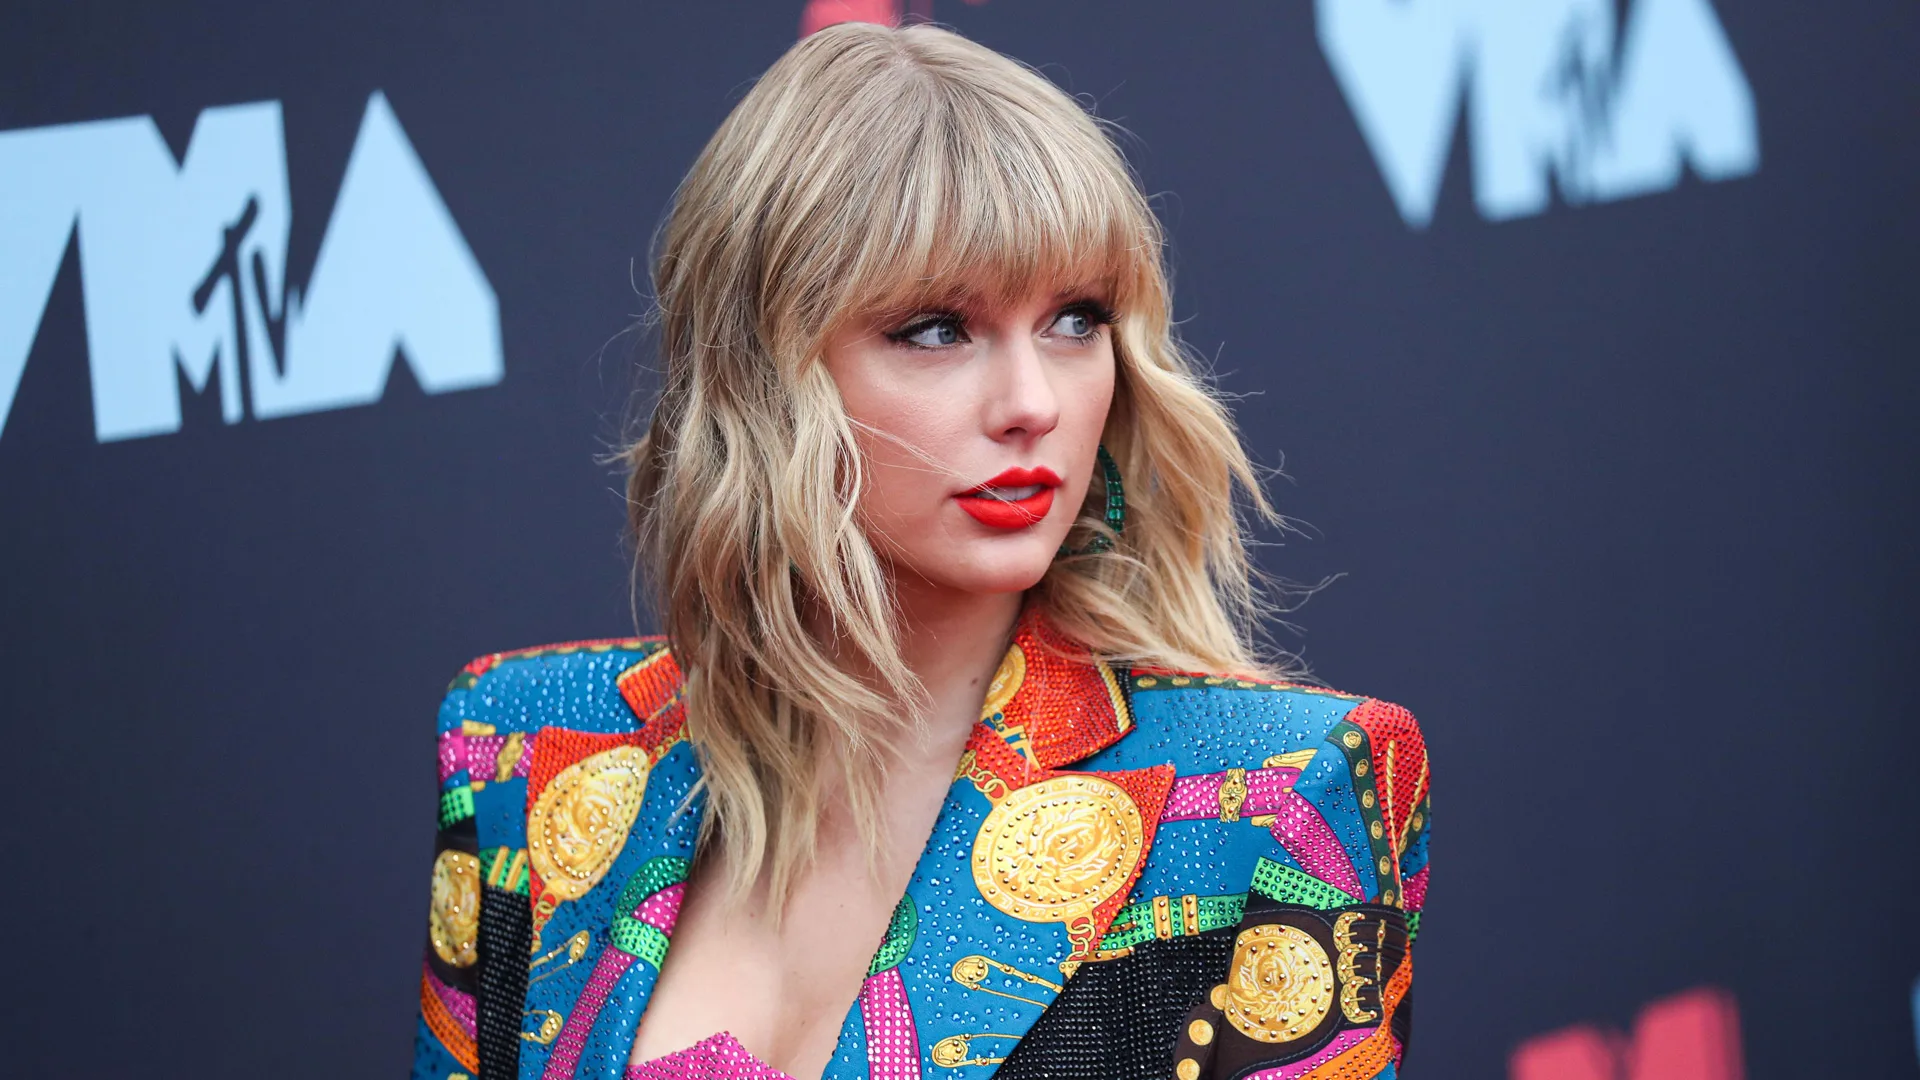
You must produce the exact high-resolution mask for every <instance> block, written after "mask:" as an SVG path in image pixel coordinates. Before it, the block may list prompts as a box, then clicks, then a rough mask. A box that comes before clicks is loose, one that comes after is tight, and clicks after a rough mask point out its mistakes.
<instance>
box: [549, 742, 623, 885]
mask: <svg viewBox="0 0 1920 1080" xmlns="http://www.w3.org/2000/svg"><path fill="white" fill-rule="evenodd" d="M649 768H650V766H649V764H648V762H647V752H646V751H645V750H642V749H640V748H639V747H637V746H616V747H614V748H613V749H611V750H605V751H602V752H601V753H598V754H595V755H593V756H592V757H590V758H587V759H585V760H584V761H577V762H575V763H574V764H572V765H569V766H567V767H566V768H565V769H562V770H560V774H559V775H558V776H555V777H554V778H553V782H552V783H549V784H548V785H547V788H546V790H545V791H542V792H541V793H540V798H539V799H537V800H535V802H534V804H533V812H532V813H530V814H528V815H527V858H528V860H529V861H531V862H532V863H533V868H534V869H535V870H537V871H539V872H540V880H541V881H543V882H545V883H546V887H547V895H548V896H550V897H552V898H553V899H555V900H556V901H559V900H578V899H579V898H580V897H582V896H585V895H586V894H587V893H588V892H589V891H590V890H591V889H592V888H593V887H594V886H595V885H598V884H600V879H601V878H603V877H606V876H607V871H608V870H609V869H611V868H612V867H613V860H614V857H615V856H617V855H619V854H620V848H621V847H622V846H623V845H624V844H625V843H626V842H627V830H628V829H630V828H632V827H633V821H634V818H636V817H638V816H639V814H640V803H641V800H642V799H644V798H645V797H646V793H647V772H648V770H649Z"/></svg>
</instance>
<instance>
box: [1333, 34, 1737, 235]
mask: <svg viewBox="0 0 1920 1080" xmlns="http://www.w3.org/2000/svg"><path fill="white" fill-rule="evenodd" d="M1627 10H1628V13H1627V16H1626V25H1625V27H1624V28H1620V27H1618V26H1616V23H1617V22H1618V21H1619V20H1618V17H1617V16H1616V14H1615V0H1317V2H1316V4H1315V12H1316V19H1317V26H1318V36H1319V39H1320V47H1321V50H1322V51H1323V52H1325V53H1326V56H1327V62H1328V64H1329V65H1330V66H1331V67H1332V68H1333V72H1334V76H1335V78H1336V79H1337V80H1338V81H1339V83H1340V88H1341V91H1342V92H1343V93H1344V94H1345V95H1346V98H1347V102H1348V104H1349V105H1350V106H1352V108H1353V112H1354V116H1355V117H1356V118H1357V119H1358V120H1359V123H1360V130H1361V133H1362V134H1363V135H1364V136H1365V138H1366V141H1367V146H1368V147H1369V148H1370V149H1371V150H1372V151H1373V156H1374V159H1375V160H1376V161H1377V162H1378V163H1379V165H1380V172H1381V174H1382V176H1383V177H1385V179H1386V182H1387V190H1388V191H1389V192H1390V193H1391V194H1392V196H1393V201H1394V204H1395V205H1396V206H1397V207H1398V208H1399V210H1400V216H1401V217H1402V218H1404V219H1405V220H1406V223H1407V224H1408V225H1409V226H1412V227H1413V228H1416V229H1419V228H1425V227H1426V225H1427V223H1428V222H1429V221H1431V220H1432V219H1433V207H1434V202H1435V200H1436V199H1437V198H1438V197H1439V194H1440V178H1441V175H1442V173H1443V172H1444V171H1445V167H1446V159H1447V151H1448V149H1449V147H1450V146H1451V144H1452V142H1453V133H1454V128H1455V124H1456V122H1457V120H1458V117H1459V113H1460V102H1461V98H1462V95H1465V98H1466V101H1467V133H1468V143H1469V145H1470V147H1471V150H1472V154H1473V198H1474V203H1475V205H1476V206H1477V207H1478V209H1479V211H1480V213H1481V215H1482V216H1483V217H1486V218H1488V219H1490V220H1494V221H1501V220H1505V219H1508V218H1516V217H1523V216H1526V215H1529V214H1538V213H1540V212H1541V211H1542V210H1545V209H1546V207H1547V203H1548V200H1549V195H1550V192H1551V190H1552V186H1557V188H1558V190H1559V191H1560V194H1561V196H1562V198H1564V199H1565V200H1567V201H1568V202H1570V203H1585V202H1600V201H1606V200H1610V199H1623V198H1627V197H1629V196H1633V195H1644V194H1649V193H1652V192H1657V191H1664V190H1666V189H1668V188H1671V187H1673V186H1674V185H1675V184H1677V183H1679V182H1680V173H1681V169H1682V167H1683V164H1684V165H1686V166H1690V167H1691V168H1692V169H1693V172H1694V174H1695V175H1697V176H1699V177H1700V178H1701V179H1703V180H1709V181H1715V180H1727V179H1731V178H1734V177H1739V176H1746V175H1748V174H1750V173H1752V172H1753V171H1754V170H1756V169H1758V168H1759V167H1760V136H1759V132H1758V128H1757V125H1756V121H1755V119H1754V104H1753V91H1752V89H1751V88H1750V87H1749V86H1748V85H1747V79H1746V75H1745V73H1744V72H1742V71H1741V69H1740V62H1739V60H1738V59H1736V58H1735V56H1734V54H1733V46H1732V45H1731V44H1729V43H1728V41H1727V37H1726V33H1725V31H1724V30H1722V29H1721V26H1720V22H1719V19H1718V18H1717V17H1716V16H1715V15H1714V11H1713V6H1712V4H1711V3H1709V0H1633V3H1631V4H1630V5H1629V7H1628V9H1627ZM1550 185H1552V186H1550Z"/></svg>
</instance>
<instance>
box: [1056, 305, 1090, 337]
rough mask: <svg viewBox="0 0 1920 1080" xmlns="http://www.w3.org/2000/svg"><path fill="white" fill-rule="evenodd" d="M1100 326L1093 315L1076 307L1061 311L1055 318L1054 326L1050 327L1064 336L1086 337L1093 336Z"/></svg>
mask: <svg viewBox="0 0 1920 1080" xmlns="http://www.w3.org/2000/svg"><path fill="white" fill-rule="evenodd" d="M1098 326H1099V323H1097V322H1096V321H1095V320H1094V318H1093V316H1091V315H1089V314H1087V313H1086V312H1084V311H1080V310H1078V309H1075V310H1072V311H1063V312H1061V313H1060V314H1059V315H1058V316H1056V317H1055V318H1054V320H1053V326H1052V327H1050V329H1051V330H1052V332H1053V333H1056V334H1059V335H1061V336H1063V337H1070V338H1085V337H1092V336H1093V332H1094V330H1095V329H1097V328H1098Z"/></svg>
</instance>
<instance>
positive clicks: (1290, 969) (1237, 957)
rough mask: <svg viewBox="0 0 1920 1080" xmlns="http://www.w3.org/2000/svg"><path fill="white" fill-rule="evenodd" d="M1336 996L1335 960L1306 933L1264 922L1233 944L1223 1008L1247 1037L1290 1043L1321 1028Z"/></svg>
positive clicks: (1228, 1019)
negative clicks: (1334, 979)
mask: <svg viewBox="0 0 1920 1080" xmlns="http://www.w3.org/2000/svg"><path fill="white" fill-rule="evenodd" d="M1333 998H1334V991H1333V961H1332V960H1329V959H1328V958H1327V950H1326V949H1324V948H1322V947H1321V945H1320V943H1319V942H1318V941H1315V940H1314V939H1313V936H1312V935H1311V934H1308V933H1307V932H1306V931H1304V930H1301V929H1299V928H1297V927H1292V926H1282V925H1280V924H1278V923H1265V924H1263V925H1260V926H1256V927H1253V928H1252V929H1249V930H1246V931H1243V932H1242V933H1241V934H1240V937H1239V939H1238V940H1236V941H1235V942H1234V943H1233V969H1232V970H1231V971H1230V972H1228V974H1227V993H1226V1008H1225V1009H1224V1010H1223V1011H1224V1012H1225V1013H1226V1015H1227V1022H1228V1023H1230V1024H1232V1025H1233V1026H1234V1028H1235V1029H1236V1030H1238V1031H1239V1032H1240V1033H1241V1034H1242V1035H1245V1036H1246V1037H1247V1038H1249V1039H1255V1040H1258V1041H1260V1042H1263V1043H1285V1042H1292V1041H1293V1040H1295V1039H1298V1038H1300V1037H1301V1036H1303V1035H1306V1034H1307V1033H1308V1032H1310V1031H1312V1030H1313V1029H1314V1028H1316V1027H1318V1026H1320V1021H1321V1020H1323V1019H1325V1018H1326V1015H1327V1010H1328V1009H1330V1008H1332V1007H1333Z"/></svg>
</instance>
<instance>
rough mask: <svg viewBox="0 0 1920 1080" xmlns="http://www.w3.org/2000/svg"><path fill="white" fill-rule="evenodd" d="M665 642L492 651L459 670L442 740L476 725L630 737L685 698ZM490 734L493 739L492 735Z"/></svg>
mask: <svg viewBox="0 0 1920 1080" xmlns="http://www.w3.org/2000/svg"><path fill="white" fill-rule="evenodd" d="M679 690H680V669H679V667H678V666H677V665H676V664H674V662H673V655H672V653H671V652H670V651H669V650H668V649H667V644H666V641H665V639H663V638H658V637H633V638H602V639H596V640H591V641H571V642H563V643H560V644H555V645H540V646H535V647H533V648H527V649H514V650H511V651H508V652H496V653H488V654H487V655H485V656H481V657H478V658H476V659H474V660H472V661H470V662H469V663H468V664H467V665H466V666H465V667H462V668H461V669H460V672H459V674H457V675H455V676H454V678H453V681H452V682H451V683H449V684H448V686H447V693H446V697H445V698H444V699H442V702H441V706H440V718H439V730H440V734H441V735H443V736H445V735H448V734H457V733H462V732H464V733H466V734H474V733H475V732H474V731H473V729H474V728H475V727H476V726H480V727H493V728H495V729H496V730H502V731H504V730H512V731H526V732H531V731H535V730H538V729H539V728H542V727H566V728H572V729H575V730H580V731H596V732H617V731H630V730H633V729H634V728H635V727H636V726H638V725H641V724H644V723H645V722H646V721H647V720H648V719H650V718H651V717H652V716H654V715H655V714H657V713H658V712H659V711H660V710H661V709H662V708H664V707H665V706H667V705H668V704H670V703H671V702H673V701H674V700H675V699H676V698H677V697H678V695H679ZM485 734H491V732H487V733H485Z"/></svg>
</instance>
